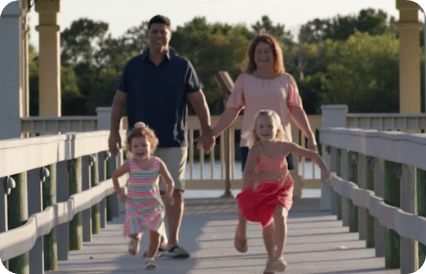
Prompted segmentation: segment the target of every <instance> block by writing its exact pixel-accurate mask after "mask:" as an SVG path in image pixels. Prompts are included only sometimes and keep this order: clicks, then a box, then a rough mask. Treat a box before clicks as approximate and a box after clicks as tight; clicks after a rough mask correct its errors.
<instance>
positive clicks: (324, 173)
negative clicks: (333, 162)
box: [321, 169, 331, 182]
mask: <svg viewBox="0 0 426 274" xmlns="http://www.w3.org/2000/svg"><path fill="white" fill-rule="evenodd" d="M330 178H331V173H330V172H328V170H326V169H323V170H321V181H323V182H327V181H328V180H330Z"/></svg>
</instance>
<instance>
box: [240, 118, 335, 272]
mask: <svg viewBox="0 0 426 274" xmlns="http://www.w3.org/2000/svg"><path fill="white" fill-rule="evenodd" d="M283 136H284V131H283V128H282V126H281V121H280V117H279V116H278V114H277V113H276V112H275V111H273V110H261V111H259V112H258V113H257V114H256V118H255V120H254V125H253V129H252V130H251V131H250V132H249V133H248V134H247V140H248V142H249V146H250V150H249V154H248V156H247V163H246V167H245V169H244V173H243V191H242V192H241V193H240V194H238V195H237V202H238V208H239V210H240V212H241V213H242V215H243V216H244V217H245V218H246V219H247V220H249V221H252V222H260V223H261V224H262V227H263V239H264V243H265V247H266V251H267V253H268V260H267V264H266V268H265V271H264V274H271V273H275V271H277V272H283V271H284V270H285V268H286V265H287V263H286V262H285V260H284V257H283V255H282V254H283V249H284V245H285V237H286V233H287V215H288V211H289V210H290V208H291V206H292V204H293V179H292V178H291V175H290V172H289V171H288V169H287V161H286V156H287V154H288V153H292V154H294V155H296V156H301V157H306V158H309V159H312V161H313V162H314V163H316V164H317V165H318V166H319V167H320V169H321V179H322V180H323V181H327V180H329V179H330V173H329V172H328V171H327V167H326V165H325V163H324V161H323V160H322V158H321V156H319V155H318V154H317V153H316V152H314V151H312V150H308V149H305V148H302V147H300V146H298V145H297V144H294V143H289V142H285V141H283Z"/></svg>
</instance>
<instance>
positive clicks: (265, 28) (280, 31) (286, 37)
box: [251, 15, 294, 45]
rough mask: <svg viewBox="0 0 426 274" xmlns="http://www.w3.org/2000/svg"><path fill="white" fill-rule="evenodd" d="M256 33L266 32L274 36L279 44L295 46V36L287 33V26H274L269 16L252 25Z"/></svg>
mask: <svg viewBox="0 0 426 274" xmlns="http://www.w3.org/2000/svg"><path fill="white" fill-rule="evenodd" d="M251 27H252V28H253V30H254V31H255V32H256V33H261V32H266V33H268V34H270V35H272V36H274V37H275V38H276V39H277V40H278V41H279V42H281V43H282V44H285V45H293V44H294V42H293V35H292V34H291V32H290V31H285V25H280V24H277V25H276V26H274V25H273V24H272V21H271V19H269V17H268V16H267V15H264V16H262V18H261V21H257V22H256V23H255V24H254V25H251Z"/></svg>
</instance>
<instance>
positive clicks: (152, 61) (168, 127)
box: [108, 15, 214, 258]
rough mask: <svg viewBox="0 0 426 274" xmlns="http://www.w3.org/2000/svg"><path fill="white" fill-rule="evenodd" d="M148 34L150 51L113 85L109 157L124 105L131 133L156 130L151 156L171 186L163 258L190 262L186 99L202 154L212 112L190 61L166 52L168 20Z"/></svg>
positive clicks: (158, 21)
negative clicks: (185, 238) (183, 237)
mask: <svg viewBox="0 0 426 274" xmlns="http://www.w3.org/2000/svg"><path fill="white" fill-rule="evenodd" d="M148 30H149V48H148V49H147V50H145V51H144V52H143V53H142V54H141V55H139V56H136V57H134V58H132V59H131V60H129V61H128V62H127V64H126V67H125V69H124V71H123V74H122V76H121V78H120V79H119V81H118V82H117V85H116V89H117V92H116V94H115V97H114V103H113V106H112V111H111V131H110V136H109V140H108V143H109V149H110V151H111V153H112V154H113V155H116V154H117V144H120V143H121V140H120V136H119V134H118V129H119V123H120V119H121V116H122V114H123V109H124V104H125V103H126V101H127V114H128V121H129V129H130V128H132V127H133V125H134V124H135V123H136V122H138V121H142V122H144V123H146V124H147V125H148V126H149V127H151V128H152V129H154V131H155V133H156V134H157V137H158V139H159V146H158V148H157V150H156V153H155V154H156V155H157V156H158V157H160V158H161V159H162V160H163V161H164V162H165V164H166V165H167V167H168V169H169V171H170V173H171V175H172V177H173V180H174V182H175V190H174V193H173V198H174V205H173V206H171V205H168V204H166V205H165V206H166V218H167V220H168V228H169V235H168V244H167V255H168V256H170V257H173V258H188V257H189V254H188V252H186V251H185V250H184V249H183V248H182V247H180V246H179V229H180V225H181V221H182V215H183V210H184V201H183V191H184V188H185V182H184V178H185V174H184V172H185V165H186V158H187V147H188V138H187V105H186V104H187V100H189V102H190V103H191V105H192V106H193V107H194V110H195V113H196V115H197V117H198V119H199V120H200V124H201V131H202V136H201V137H200V138H201V139H202V140H201V141H202V143H203V147H202V149H203V150H204V151H205V152H208V151H210V149H211V148H212V147H213V145H214V137H213V135H212V132H211V128H210V112H209V109H208V106H207V102H206V100H205V97H204V94H203V91H202V87H203V85H202V83H201V81H200V80H199V79H198V76H197V73H196V72H195V70H194V68H193V66H192V64H191V62H190V61H189V60H187V59H185V58H183V57H181V56H179V55H177V54H176V53H175V51H174V50H173V49H172V48H171V47H169V42H170V39H171V37H172V31H171V27H170V20H169V19H168V18H167V17H165V16H161V15H156V16H154V17H153V18H151V20H150V21H149V23H148ZM160 191H161V193H162V194H164V191H165V185H164V183H163V182H161V181H160Z"/></svg>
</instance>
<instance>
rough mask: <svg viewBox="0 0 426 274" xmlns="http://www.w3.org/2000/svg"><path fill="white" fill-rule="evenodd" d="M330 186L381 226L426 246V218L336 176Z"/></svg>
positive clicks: (331, 180)
mask: <svg viewBox="0 0 426 274" xmlns="http://www.w3.org/2000/svg"><path fill="white" fill-rule="evenodd" d="M330 185H331V187H332V188H333V190H334V191H336V192H337V193H338V194H339V195H341V196H343V197H346V198H348V199H350V200H351V201H352V202H353V204H354V205H356V206H358V207H362V208H366V209H368V210H369V212H370V214H371V215H372V216H374V217H376V218H377V219H378V220H379V222H380V224H381V225H383V226H385V227H387V228H390V229H393V230H395V231H396V232H397V233H398V234H399V235H401V236H403V237H406V238H409V239H412V240H414V241H419V242H421V243H422V244H424V245H426V233H425V231H426V218H425V217H422V216H418V215H415V214H411V213H407V212H405V211H403V210H402V209H400V208H397V207H394V206H390V205H387V204H386V203H385V202H384V199H383V198H381V197H377V196H375V195H374V192H373V191H371V190H368V189H361V188H359V187H358V186H357V185H356V184H355V183H353V182H350V181H348V180H344V179H342V178H340V177H338V176H336V175H335V174H334V175H333V176H332V178H331V179H330Z"/></svg>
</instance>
